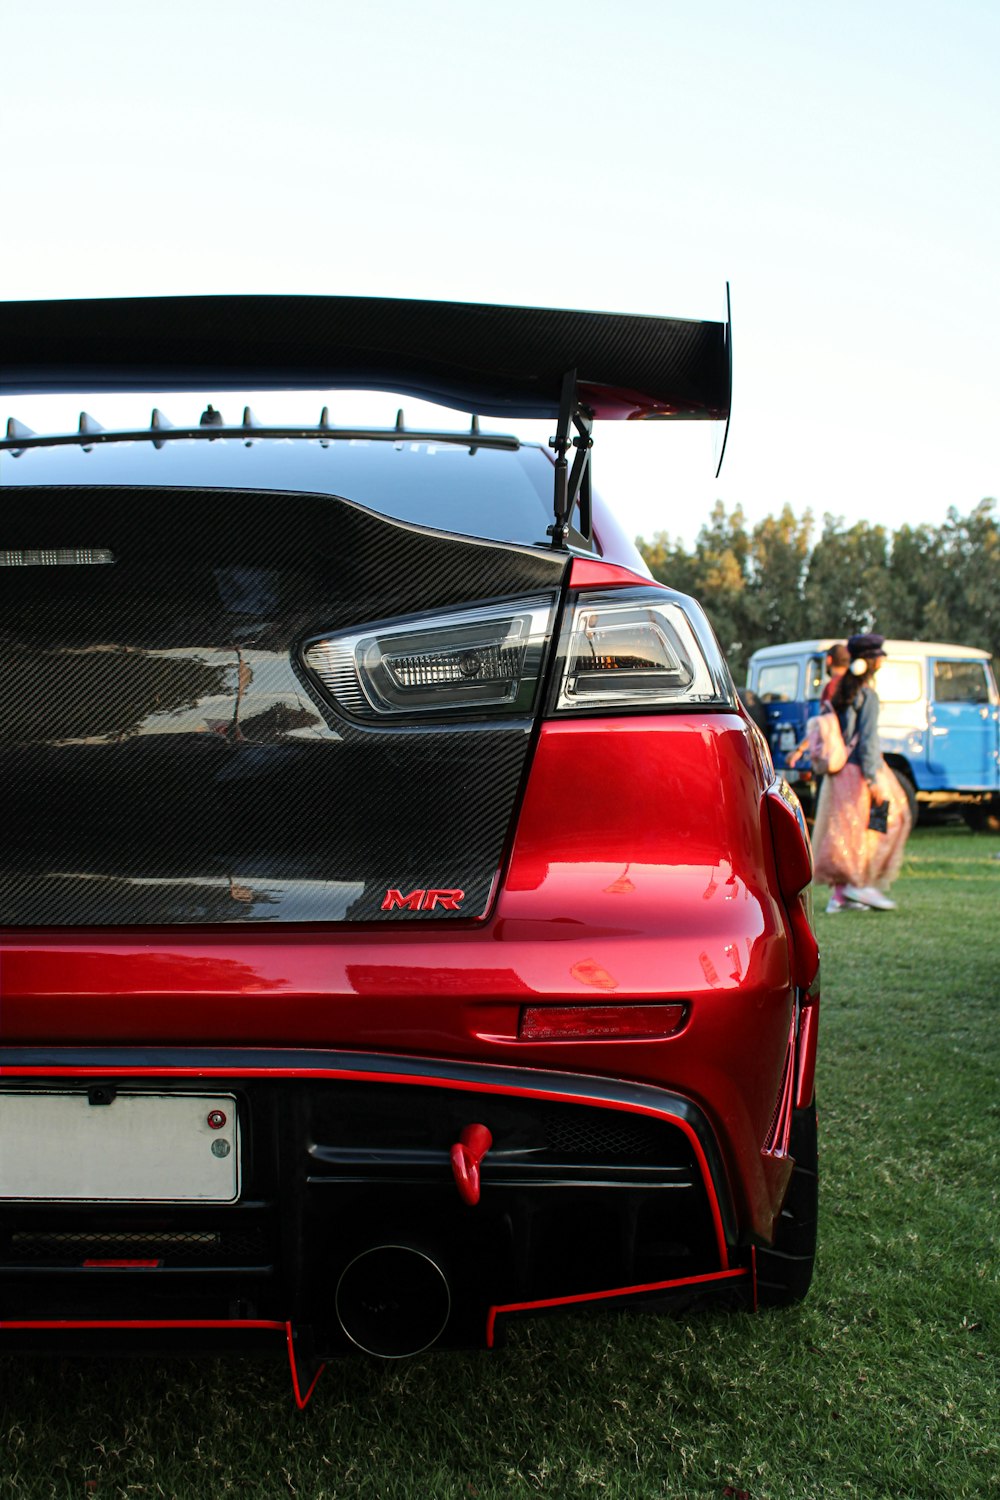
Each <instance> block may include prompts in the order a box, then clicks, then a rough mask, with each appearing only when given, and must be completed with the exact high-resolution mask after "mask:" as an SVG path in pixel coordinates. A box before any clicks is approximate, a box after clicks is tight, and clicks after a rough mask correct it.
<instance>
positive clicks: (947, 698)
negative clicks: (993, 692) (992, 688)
mask: <svg viewBox="0 0 1000 1500" xmlns="http://www.w3.org/2000/svg"><path fill="white" fill-rule="evenodd" d="M934 697H935V699H936V701H937V702H938V703H988V702H989V701H990V694H989V688H988V686H987V683H986V670H985V668H984V666H983V663H982V662H981V661H936V662H935V663H934Z"/></svg>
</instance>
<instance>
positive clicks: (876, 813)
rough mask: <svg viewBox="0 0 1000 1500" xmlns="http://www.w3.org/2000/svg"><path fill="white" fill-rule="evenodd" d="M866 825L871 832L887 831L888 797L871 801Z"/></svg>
mask: <svg viewBox="0 0 1000 1500" xmlns="http://www.w3.org/2000/svg"><path fill="white" fill-rule="evenodd" d="M868 827H869V828H870V829H871V831H872V833H888V832H889V799H888V797H886V798H885V800H884V801H882V802H873V803H872V806H871V812H870V813H869V814H868Z"/></svg>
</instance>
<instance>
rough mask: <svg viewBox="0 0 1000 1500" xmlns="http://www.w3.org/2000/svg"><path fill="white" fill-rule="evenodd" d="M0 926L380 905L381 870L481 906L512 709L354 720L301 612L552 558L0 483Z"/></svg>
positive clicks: (500, 828)
mask: <svg viewBox="0 0 1000 1500" xmlns="http://www.w3.org/2000/svg"><path fill="white" fill-rule="evenodd" d="M5 512H6V516H5V524H4V544H5V545H6V546H8V547H15V548H16V547H35V548H38V547H42V548H44V547H58V546H80V545H84V544H85V543H86V544H89V545H94V546H102V547H110V548H111V550H112V552H113V553H114V555H115V558H116V561H115V562H114V564H112V565H105V566H100V567H62V568H48V567H31V568H21V569H8V570H4V571H5V573H6V576H5V577H4V579H3V584H4V587H3V593H2V599H0V648H2V658H3V666H2V671H0V779H2V782H3V785H4V787H5V803H6V806H7V809H8V813H7V816H6V817H5V823H6V828H5V838H4V841H3V853H2V856H0V922H3V923H5V924H9V925H78V924H93V925H101V924H113V925H118V924H123V925H128V924H159V923H181V922H191V923H204V922H230V921H344V920H350V921H383V920H386V917H385V915H384V914H383V913H382V911H381V902H382V899H383V897H384V895H385V892H386V890H387V889H388V888H393V887H394V888H398V889H400V890H403V891H409V890H412V889H414V888H418V887H419V888H445V889H447V888H460V889H463V890H465V892H466V899H465V901H464V903H463V905H462V908H461V910H460V911H459V912H458V913H451V912H449V911H448V910H447V909H444V908H440V907H438V908H436V909H435V910H434V912H433V914H422V915H421V917H414V916H413V915H412V914H411V913H409V912H403V913H402V914H394V915H393V917H392V918H391V919H392V920H421V919H424V920H438V921H439V920H448V919H449V918H451V917H453V916H456V915H457V916H459V917H461V916H470V915H477V914H479V913H481V912H482V911H483V910H484V909H485V906H486V903H487V900H488V895H489V890H490V887H491V884H492V881H493V879H494V876H495V873H496V869H497V866H498V863H499V859H500V856H501V852H502V848H503V843H504V839H505V837H506V834H507V830H508V827H509V824H510V818H511V814H512V810H513V806H514V802H515V798H516V795H517V789H518V786H519V783H520V779H521V776H522V773H523V770H524V764H525V754H526V750H527V744H528V735H527V732H526V727H525V725H524V724H523V723H520V722H519V723H513V722H508V723H506V724H504V723H502V722H497V723H495V724H492V725H481V726H478V727H469V726H456V727H449V728H434V729H427V728H424V727H412V726H411V727H409V728H394V729H390V730H386V729H369V728H365V727H362V726H360V725H357V724H353V723H351V722H349V721H347V720H346V719H343V718H341V717H340V716H338V715H337V714H336V713H335V712H334V710H333V709H332V708H331V707H330V705H329V704H327V703H326V702H325V701H324V699H323V696H322V694H321V693H320V692H319V690H318V689H316V688H314V687H313V686H312V685H311V684H310V683H309V681H308V680H307V678H306V675H305V673H304V671H303V670H302V668H301V667H300V666H299V665H298V661H297V657H298V647H299V645H300V643H301V642H302V641H303V640H304V639H306V638H307V637H309V636H311V635H315V634H317V633H319V632H321V631H327V630H336V629H343V628H349V627H352V626H357V625H361V624H367V623H371V622H374V621H376V620H383V619H386V618H388V617H396V616H400V615H409V614H412V615H417V616H422V615H424V614H426V613H427V612H430V611H434V610H442V609H448V608H451V607H463V606H467V605H469V604H474V603H479V602H487V601H490V600H495V599H499V598H506V597H523V596H525V595H530V594H536V595H537V594H539V593H545V592H554V591H555V590H557V589H558V587H559V585H560V582H561V579H562V574H563V571H564V568H565V565H566V562H565V557H563V556H558V555H556V554H553V553H549V552H545V551H543V550H541V549H535V550H532V549H529V548H519V547H514V546H509V545H505V544H502V543H491V542H485V541H472V540H466V539H461V538H455V537H449V536H445V535H442V534H436V533H431V532H426V531H422V530H420V529H419V528H416V527H412V526H407V525H404V524H402V523H398V522H393V521H390V520H387V519H385V518H383V517H380V516H376V515H374V514H372V513H371V512H368V511H365V510H363V509H361V508H359V507H357V506H355V505H352V504H351V503H350V502H348V501H344V500H339V499H335V498H328V497H320V496H316V495H298V494H282V495H274V494H261V493H258V492H253V491H240V492H233V491H218V490H215V491H210V492H200V491H196V490H191V489H183V490H167V489H152V488H150V489H126V488H122V487H113V488H112V487H108V488H105V489H86V488H71V489H56V488H51V489H46V488H31V489H27V490H22V489H19V488H16V487H12V488H8V489H6V490H5Z"/></svg>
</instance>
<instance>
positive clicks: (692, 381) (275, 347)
mask: <svg viewBox="0 0 1000 1500" xmlns="http://www.w3.org/2000/svg"><path fill="white" fill-rule="evenodd" d="M730 352H731V341H730V331H729V322H728V320H727V322H725V323H718V322H698V321H695V320H692V319H686V318H655V317H640V316H636V315H632V314H625V313H597V312H573V311H569V310H563V309H557V308H537V307H501V306H490V305H488V304H478V303H469V302H426V301H412V300H404V299H401V298H390V297H385V298H383V297H304V296H296V297H282V296H231V297H230V296H222V297H127V298H126V297H116V298H108V299H101V298H89V299H86V300H80V301H45V302H7V303H3V304H0V390H3V391H4V392H5V393H10V394H13V393H20V394H26V393H36V392H51V391H59V392H70V391H88V392H89V391H105V390H106V391H196V390H236V389H247V390H296V389H298V390H303V389H310V390H312V389H315V390H327V389H331V390H332V389H344V388H363V389H372V390H391V391H399V392H401V393H403V394H405V395H412V396H417V397H421V398H424V399H426V400H430V401H436V402H439V403H442V404H443V405H446V406H452V407H458V408H459V409H460V410H463V411H473V412H479V413H482V414H485V415H489V416H513V417H553V418H557V419H558V431H557V433H556V436H555V438H554V439H553V443H552V446H553V447H554V449H555V451H556V470H557V476H556V477H557V493H556V500H555V511H556V522H555V526H554V528H553V542H554V544H555V545H557V546H561V545H565V542H566V538H567V537H568V518H569V516H570V515H571V514H572V511H573V508H574V506H575V504H576V503H577V501H578V500H579V501H580V505H581V513H582V514H581V520H582V522H583V523H584V524H582V525H581V530H583V531H584V532H585V534H586V533H587V532H589V516H587V515H585V514H583V512H584V511H585V510H586V511H589V454H590V447H591V437H590V433H591V425H592V423H593V420H594V419H595V418H612V419H631V420H636V419H643V418H660V419H664V418H667V419H670V418H672V419H682V420H699V419H700V420H714V421H727V420H728V417H729V407H730V392H731V384H732V381H731V360H730ZM572 427H575V428H576V433H577V435H576V437H575V438H574V437H572V436H571V428H572ZM571 446H574V447H575V448H576V449H577V453H576V460H575V462H574V466H573V473H572V475H570V474H569V473H568V465H567V460H566V454H567V452H568V449H569V448H570V447H571Z"/></svg>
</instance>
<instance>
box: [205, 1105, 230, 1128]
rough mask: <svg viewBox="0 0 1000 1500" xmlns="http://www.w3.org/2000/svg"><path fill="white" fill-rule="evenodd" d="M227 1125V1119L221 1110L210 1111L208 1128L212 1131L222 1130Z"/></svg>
mask: <svg viewBox="0 0 1000 1500" xmlns="http://www.w3.org/2000/svg"><path fill="white" fill-rule="evenodd" d="M225 1123H226V1117H225V1115H224V1114H223V1112H222V1110H221V1109H210V1110H209V1112H208V1128H209V1129H210V1130H221V1129H222V1127H223V1125H225Z"/></svg>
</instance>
